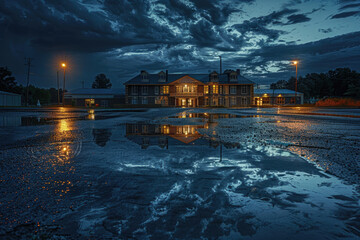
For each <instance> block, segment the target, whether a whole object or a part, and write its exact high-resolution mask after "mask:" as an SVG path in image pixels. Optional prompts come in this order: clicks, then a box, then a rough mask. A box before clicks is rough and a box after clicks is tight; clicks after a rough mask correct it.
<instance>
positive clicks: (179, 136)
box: [126, 123, 240, 149]
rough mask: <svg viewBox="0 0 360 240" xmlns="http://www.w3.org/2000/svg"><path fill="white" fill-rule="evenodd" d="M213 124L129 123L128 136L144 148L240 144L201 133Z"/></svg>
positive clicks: (227, 146) (229, 146) (228, 146)
mask: <svg viewBox="0 0 360 240" xmlns="http://www.w3.org/2000/svg"><path fill="white" fill-rule="evenodd" d="M212 125H213V124H211V123H206V124H204V125H171V124H146V123H127V124H126V138H127V139H129V140H130V141H132V142H135V143H137V144H138V145H140V146H141V148H142V149H147V148H148V147H149V146H158V147H160V148H168V147H169V145H204V146H210V147H213V148H217V147H218V146H220V147H222V146H224V147H226V148H229V149H230V148H235V147H239V146H240V144H239V143H231V142H224V141H221V140H220V139H219V138H217V137H214V136H211V137H209V136H206V135H204V134H200V133H199V131H198V130H199V129H204V128H205V129H208V128H210V127H212Z"/></svg>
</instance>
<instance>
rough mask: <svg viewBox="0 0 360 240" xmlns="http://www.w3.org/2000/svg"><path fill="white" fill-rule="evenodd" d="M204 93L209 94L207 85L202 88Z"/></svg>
mask: <svg viewBox="0 0 360 240" xmlns="http://www.w3.org/2000/svg"><path fill="white" fill-rule="evenodd" d="M204 93H205V94H209V86H207V85H205V86H204Z"/></svg>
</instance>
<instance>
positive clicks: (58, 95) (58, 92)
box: [56, 70, 60, 105]
mask: <svg viewBox="0 0 360 240" xmlns="http://www.w3.org/2000/svg"><path fill="white" fill-rule="evenodd" d="M56 79H57V97H58V105H60V84H59V70H57V71H56Z"/></svg>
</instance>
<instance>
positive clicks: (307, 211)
mask: <svg viewBox="0 0 360 240" xmlns="http://www.w3.org/2000/svg"><path fill="white" fill-rule="evenodd" d="M95 115H96V113H95V112H89V113H86V114H85V115H84V116H85V118H87V119H90V120H93V119H97V117H98V115H96V116H95ZM179 116H181V117H180V118H178V117H176V118H165V119H162V120H161V122H156V121H155V123H154V122H153V121H149V122H150V123H148V122H146V120H143V122H132V123H125V124H119V122H116V123H113V125H111V124H109V125H106V124H107V123H108V122H107V123H104V122H102V124H101V125H98V124H95V123H98V122H92V121H83V122H82V123H77V122H75V121H73V120H72V119H71V118H69V119H58V120H57V121H56V124H55V125H54V134H50V135H46V134H45V137H43V138H41V136H39V137H34V143H35V142H36V141H38V142H40V143H41V144H39V145H36V144H34V143H32V145H31V144H29V145H28V146H26V147H25V148H24V149H25V151H24V152H25V153H26V154H27V155H30V156H31V159H32V161H30V162H33V163H34V165H32V167H33V168H34V169H35V170H36V172H37V173H41V174H39V175H41V176H42V177H43V176H45V177H44V178H43V179H41V180H39V182H40V184H41V185H42V186H44V190H43V191H44V192H39V191H33V189H34V188H36V185H35V182H33V183H32V182H31V177H32V178H33V177H34V176H26V174H25V172H24V173H22V172H21V171H19V172H17V174H19V176H20V177H22V178H23V179H25V180H24V181H27V182H26V183H25V182H21V181H22V180H21V181H20V180H19V181H13V183H14V188H17V189H18V188H21V187H24V186H25V187H30V189H29V191H28V192H24V193H22V194H23V195H22V196H23V198H24V201H25V200H29V199H31V201H32V200H34V199H38V200H36V201H40V203H38V202H37V203H36V204H35V206H32V207H31V208H33V209H36V206H41V207H40V208H45V209H46V208H48V209H52V208H51V206H50V205H52V204H53V203H52V202H49V201H48V199H55V200H56V202H57V204H56V206H59V205H61V202H62V199H64V197H65V196H68V195H69V192H71V190H72V189H73V187H74V186H73V184H74V183H75V182H76V179H74V176H76V171H75V170H78V169H75V167H76V166H77V164H80V171H84V172H85V174H84V175H82V177H83V178H84V180H86V181H89V182H92V183H93V184H92V185H90V184H89V185H88V184H86V187H85V188H84V189H82V190H81V191H80V192H77V193H75V196H74V199H75V201H76V202H79V204H78V205H79V209H76V211H72V212H71V215H70V216H66V217H65V220H64V221H65V223H66V221H69V222H70V223H69V222H67V223H68V224H70V225H71V227H72V229H74V228H76V227H75V226H73V225H74V221H77V220H78V222H77V224H78V226H77V227H78V228H77V231H78V232H79V233H82V234H85V235H86V234H88V233H89V232H97V233H104V232H105V231H104V229H106V234H109V235H107V236H110V238H111V236H119V235H120V236H121V237H125V236H126V237H129V238H130V237H131V238H134V239H146V238H154V239H168V238H182V239H193V238H198V239H200V238H204V239H205V238H208V239H221V238H232V239H250V238H251V239H268V238H269V236H271V237H272V238H273V239H285V238H289V236H291V237H290V238H291V239H304V238H308V239H324V238H325V239H335V238H337V237H338V236H344V239H355V237H356V236H355V234H357V233H356V231H357V229H358V227H357V224H358V223H357V220H358V219H359V213H358V212H357V211H358V195H357V194H356V193H355V192H354V191H353V190H354V188H353V187H352V186H349V185H345V184H343V183H342V182H341V181H340V180H339V179H338V178H335V177H333V176H331V175H328V174H326V173H324V172H322V171H321V170H319V169H318V168H317V167H316V166H314V165H312V164H309V163H308V162H307V161H305V160H304V159H302V158H299V157H298V156H296V155H295V154H293V153H291V152H289V151H288V150H291V149H290V148H287V147H289V144H293V145H294V143H295V141H287V139H284V141H281V140H282V139H280V140H278V142H286V145H285V146H284V147H283V148H285V149H282V148H280V147H276V146H278V144H276V142H277V141H274V142H269V144H267V145H261V144H258V142H256V141H255V142H240V141H225V140H224V139H223V138H222V137H223V136H222V135H221V134H224V133H226V131H227V128H223V129H221V128H222V126H223V125H224V124H225V125H226V124H228V125H234V124H239V125H241V124H243V123H244V122H243V121H240V122H238V123H237V122H236V121H237V120H236V118H237V117H232V116H235V115H232V114H228V115H226V114H221V115H216V114H215V115H214V114H213V117H211V114H208V113H206V114H205V113H202V114H200V115H199V114H191V115H190V113H186V114H183V113H181V114H179ZM187 118H190V121H188V119H187ZM196 118H199V119H201V120H202V121H193V122H192V121H191V119H196ZM255 118H262V117H261V116H257V115H256V117H255ZM174 120H179V121H178V122H176V121H174ZM230 120H235V121H234V122H232V121H230ZM238 120H239V119H238ZM244 120H245V119H244ZM275 120H276V121H270V122H269V125H271V126H272V127H279V124H282V125H284V126H285V127H286V126H288V129H295V132H301V131H303V130H305V129H308V127H309V126H307V125H306V124H303V125H299V126H297V125H296V124H293V123H292V122H285V121H281V122H280V120H278V119H275ZM254 121H255V122H256V124H259V125H260V124H267V123H266V121H264V122H257V119H255V120H254ZM274 123H275V124H274ZM81 125H82V126H85V128H84V129H82V131H83V133H84V134H85V135H86V134H87V135H86V138H87V139H90V140H89V141H86V140H85V141H82V140H80V139H81V137H80V133H79V132H78V130H79V128H80V126H81ZM221 130H224V131H223V132H221ZM230 130H231V131H232V130H233V129H230ZM230 130H229V131H230ZM251 131H252V130H251ZM251 131H250V132H251ZM242 133H243V132H241V131H240V132H235V133H234V134H242ZM244 134H245V133H244ZM261 137H262V136H260V138H261ZM271 139H272V138H271ZM265 140H266V139H264V141H265ZM141 148H142V149H143V150H142V149H141ZM291 151H292V150H291ZM29 153H30V154H29ZM17 154H19V153H17ZM3 156H5V155H3ZM5 157H7V156H5ZM21 157H23V156H21ZM27 157H28V156H27ZM81 164H83V165H81ZM94 166H95V167H94ZM97 167H99V168H97ZM20 169H21V168H20ZM82 174H83V172H82ZM85 175H86V176H85ZM20 179H21V178H20ZM5 180H6V179H5ZM6 181H7V180H6ZM29 182H30V183H29ZM76 187H78V186H76ZM35 190H36V189H35ZM44 193H45V195H44ZM11 194H13V193H11ZM9 198H11V197H9ZM13 198H14V199H15V197H13ZM89 199H90V200H89ZM47 202H49V203H47ZM19 204H22V202H12V203H9V204H8V206H9V208H10V209H12V210H11V211H13V212H15V210H16V211H17V213H20V214H21V211H22V210H21V209H20V210H18V209H16V206H19ZM23 204H24V206H25V204H26V202H24V203H23ZM52 210H53V209H52ZM67 210H68V207H67ZM11 211H9V212H11ZM69 211H70V210H69ZM37 212H39V214H40V215H41V213H42V212H41V211H37ZM17 213H16V214H13V216H12V218H11V219H12V220H13V219H16V220H17V221H19V219H21V218H20V217H19V214H17ZM36 214H38V213H36ZM69 219H70V220H69ZM19 222H20V221H19ZM75 225H76V224H75ZM109 232H111V234H114V235H111V234H110V233H109ZM294 234H295V235H294ZM115 238H116V237H115Z"/></svg>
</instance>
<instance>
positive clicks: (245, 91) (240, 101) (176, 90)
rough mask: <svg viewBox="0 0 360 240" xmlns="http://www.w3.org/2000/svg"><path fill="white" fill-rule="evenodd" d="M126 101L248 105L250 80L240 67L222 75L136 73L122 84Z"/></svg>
mask: <svg viewBox="0 0 360 240" xmlns="http://www.w3.org/2000/svg"><path fill="white" fill-rule="evenodd" d="M124 85H125V94H126V99H125V100H126V103H127V104H133V105H162V106H171V107H206V106H224V107H247V106H250V105H251V104H252V99H253V92H254V82H252V81H250V80H249V79H247V78H245V77H243V76H242V75H241V74H240V70H237V71H228V72H226V73H223V74H219V73H217V72H215V71H214V72H212V73H210V74H168V71H167V70H166V72H163V71H161V72H159V73H157V74H149V73H147V72H146V71H141V72H140V74H139V75H137V76H136V77H134V78H132V79H131V80H129V81H127V82H126V83H124Z"/></svg>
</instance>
